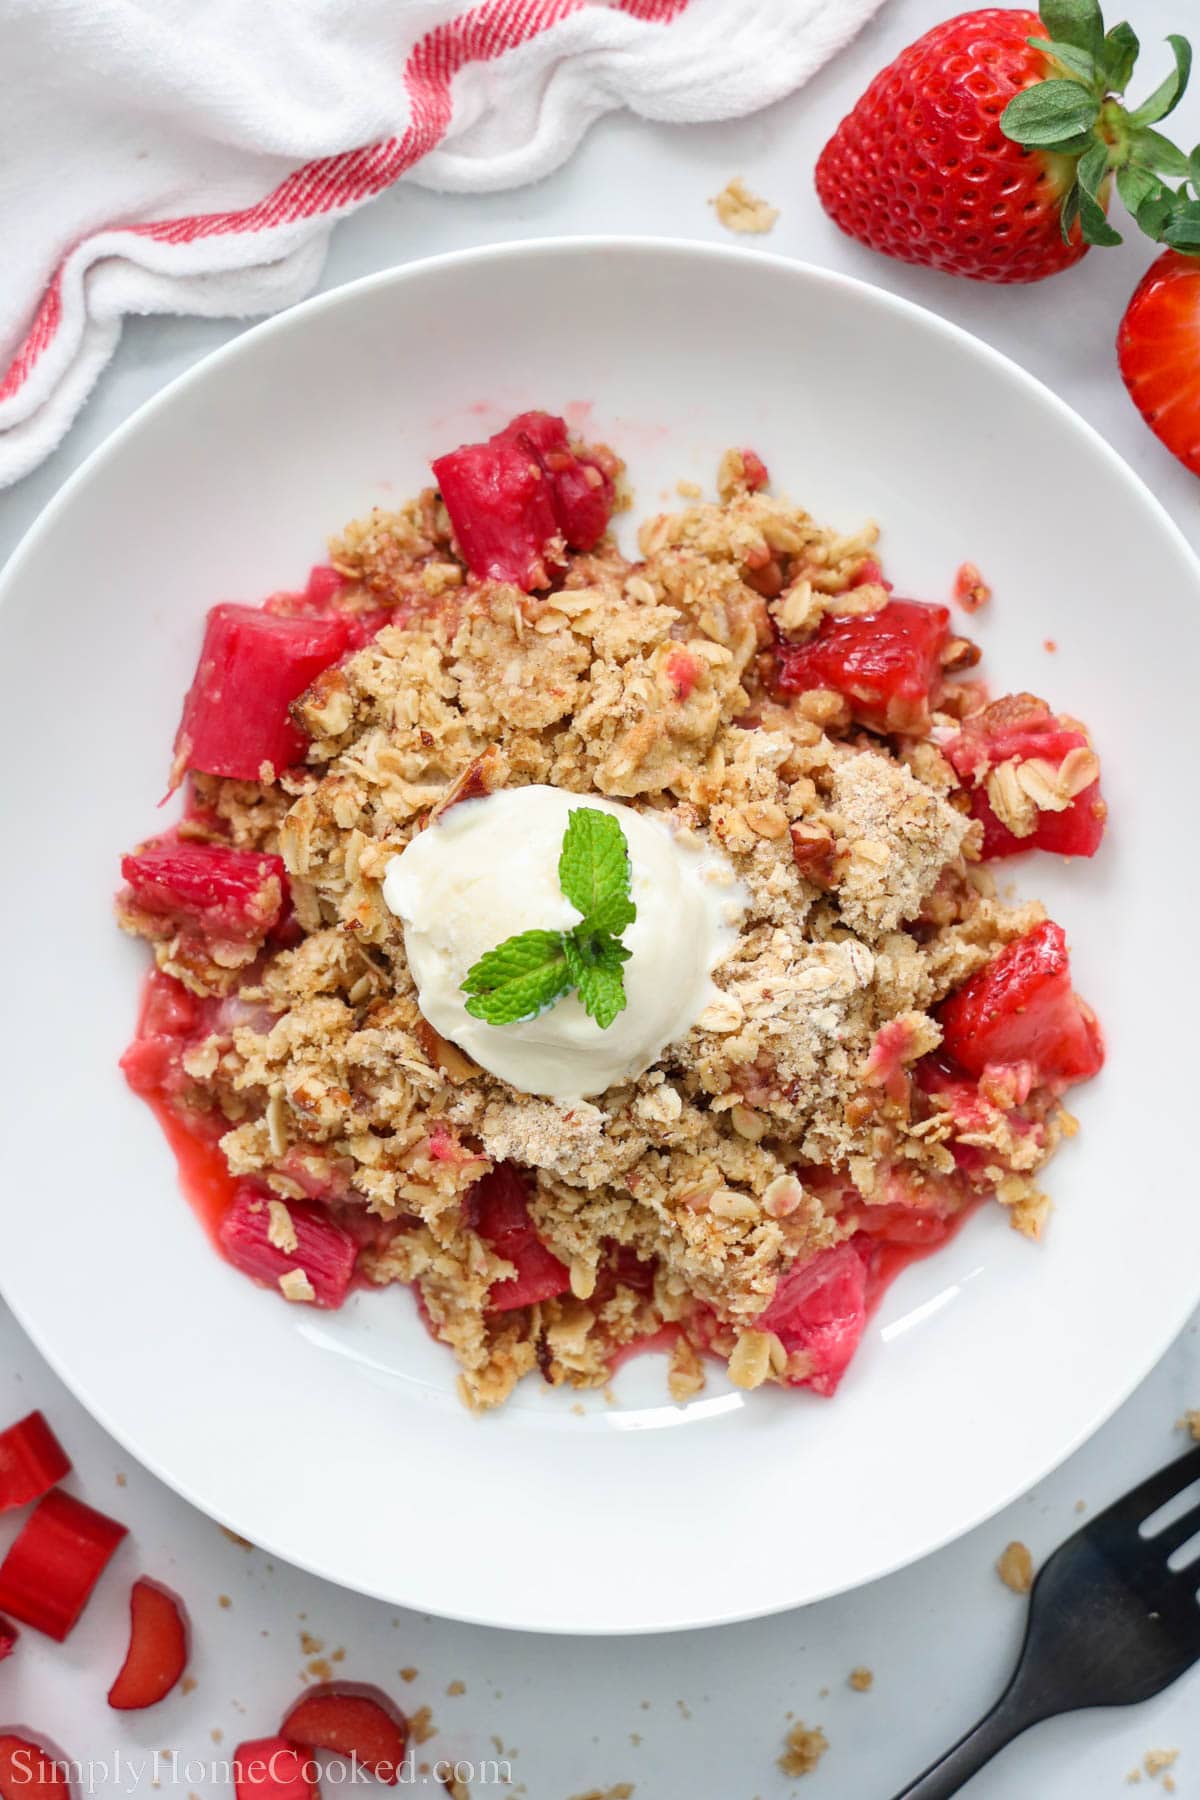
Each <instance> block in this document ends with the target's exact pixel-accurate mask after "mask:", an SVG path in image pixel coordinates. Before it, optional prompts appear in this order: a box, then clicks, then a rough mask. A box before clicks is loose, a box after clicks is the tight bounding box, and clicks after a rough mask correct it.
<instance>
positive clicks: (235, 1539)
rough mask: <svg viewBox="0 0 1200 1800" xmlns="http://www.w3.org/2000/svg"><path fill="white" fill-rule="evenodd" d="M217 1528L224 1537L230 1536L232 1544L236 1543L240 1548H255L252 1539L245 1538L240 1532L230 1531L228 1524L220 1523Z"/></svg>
mask: <svg viewBox="0 0 1200 1800" xmlns="http://www.w3.org/2000/svg"><path fill="white" fill-rule="evenodd" d="M217 1530H218V1531H219V1532H220V1533H221V1536H222V1537H224V1538H228V1539H229V1542H230V1543H231V1544H236V1545H237V1547H238V1549H239V1550H253V1548H254V1545H253V1544H252V1543H251V1542H250V1539H249V1538H244V1537H243V1536H242V1535H241V1533H240V1532H237V1531H230V1529H229V1527H228V1525H218V1526H217Z"/></svg>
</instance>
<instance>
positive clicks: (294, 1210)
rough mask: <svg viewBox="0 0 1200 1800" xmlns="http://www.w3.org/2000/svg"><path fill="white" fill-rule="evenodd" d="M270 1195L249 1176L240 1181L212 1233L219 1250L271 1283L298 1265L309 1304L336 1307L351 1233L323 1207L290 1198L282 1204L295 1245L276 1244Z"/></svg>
mask: <svg viewBox="0 0 1200 1800" xmlns="http://www.w3.org/2000/svg"><path fill="white" fill-rule="evenodd" d="M273 1198H275V1196H274V1195H271V1194H268V1193H265V1192H264V1191H263V1189H261V1188H258V1187H255V1186H254V1185H253V1184H252V1183H250V1182H243V1183H241V1184H240V1186H239V1187H238V1188H237V1190H236V1192H235V1193H234V1197H233V1204H232V1205H231V1206H230V1208H229V1210H228V1212H227V1213H226V1214H225V1217H224V1218H223V1219H222V1221H221V1226H220V1229H219V1231H218V1233H217V1243H218V1245H219V1246H220V1249H221V1252H222V1254H223V1255H224V1256H225V1257H226V1258H227V1260H228V1261H229V1262H231V1263H232V1264H233V1266H234V1268H235V1269H240V1270H241V1271H242V1273H243V1274H244V1275H249V1276H251V1277H252V1278H253V1279H254V1280H255V1281H261V1282H265V1283H268V1284H269V1285H270V1286H272V1287H275V1288H278V1287H279V1278H280V1276H281V1275H290V1274H291V1273H292V1272H293V1271H295V1270H299V1271H300V1272H301V1273H302V1274H304V1275H307V1277H308V1279H309V1282H310V1284H311V1286H312V1289H313V1298H312V1301H311V1303H310V1304H311V1305H313V1306H320V1307H327V1308H331V1309H332V1308H336V1307H339V1306H340V1305H341V1304H342V1302H343V1301H344V1300H345V1298H346V1295H347V1293H348V1292H349V1289H350V1281H351V1278H352V1276H353V1274H354V1261H355V1257H356V1255H357V1248H356V1245H355V1242H354V1239H353V1238H352V1237H351V1236H350V1234H349V1232H347V1231H343V1230H342V1228H341V1226H340V1225H338V1224H335V1222H334V1221H333V1219H331V1218H330V1216H329V1214H328V1212H327V1211H326V1209H325V1208H324V1207H322V1206H314V1205H312V1204H311V1203H310V1202H309V1201H307V1200H289V1201H288V1202H287V1209H288V1213H289V1214H290V1216H291V1221H292V1229H293V1231H294V1232H295V1234H296V1248H295V1249H294V1250H280V1249H278V1248H277V1247H276V1245H274V1244H273V1243H272V1242H271V1240H270V1235H269V1234H270V1230H271V1211H270V1206H269V1202H270V1201H271V1200H272V1199H273Z"/></svg>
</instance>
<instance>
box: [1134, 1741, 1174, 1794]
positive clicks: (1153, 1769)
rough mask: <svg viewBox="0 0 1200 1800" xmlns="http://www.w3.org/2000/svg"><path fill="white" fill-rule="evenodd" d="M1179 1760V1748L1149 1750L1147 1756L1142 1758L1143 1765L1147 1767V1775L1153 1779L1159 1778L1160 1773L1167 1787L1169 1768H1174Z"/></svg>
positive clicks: (1144, 1767)
mask: <svg viewBox="0 0 1200 1800" xmlns="http://www.w3.org/2000/svg"><path fill="white" fill-rule="evenodd" d="M1178 1761H1179V1752H1178V1750H1147V1752H1146V1754H1145V1756H1144V1757H1143V1758H1142V1767H1143V1769H1145V1771H1146V1773H1147V1775H1149V1777H1150V1779H1151V1781H1155V1780H1157V1779H1158V1777H1159V1776H1160V1775H1161V1776H1163V1777H1164V1781H1163V1785H1164V1787H1165V1786H1166V1779H1165V1778H1166V1774H1167V1771H1168V1769H1173V1768H1174V1767H1175V1764H1176V1763H1177V1762H1178Z"/></svg>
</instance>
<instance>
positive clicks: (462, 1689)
mask: <svg viewBox="0 0 1200 1800" xmlns="http://www.w3.org/2000/svg"><path fill="white" fill-rule="evenodd" d="M414 1673H415V1671H414ZM466 1691H467V1684H466V1682H465V1681H452V1682H451V1683H450V1685H449V1687H448V1688H447V1689H446V1692H447V1693H448V1694H449V1695H450V1697H451V1699H454V1700H457V1698H458V1696H459V1695H460V1694H465V1693H466Z"/></svg>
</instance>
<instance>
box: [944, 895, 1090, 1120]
mask: <svg viewBox="0 0 1200 1800" xmlns="http://www.w3.org/2000/svg"><path fill="white" fill-rule="evenodd" d="M938 1018H939V1019H940V1021H941V1026H942V1034H943V1036H942V1049H943V1050H944V1051H945V1053H946V1055H948V1056H951V1057H953V1058H954V1060H955V1062H957V1063H959V1064H960V1065H961V1067H962V1068H964V1069H966V1070H967V1071H968V1072H969V1073H970V1074H972V1075H982V1074H983V1072H984V1070H985V1069H986V1068H987V1067H988V1065H989V1064H1012V1063H1030V1064H1031V1065H1032V1066H1033V1068H1034V1069H1035V1070H1036V1071H1037V1077H1038V1080H1039V1081H1041V1082H1044V1083H1047V1084H1058V1083H1062V1084H1063V1085H1066V1084H1068V1083H1070V1082H1073V1081H1086V1080H1087V1079H1088V1078H1089V1077H1090V1076H1092V1075H1095V1074H1096V1073H1097V1071H1098V1070H1099V1069H1100V1067H1101V1065H1102V1064H1103V1062H1104V1046H1103V1042H1102V1040H1101V1037H1100V1028H1099V1026H1098V1025H1097V1023H1096V1020H1095V1017H1094V1015H1093V1014H1092V1012H1091V1010H1090V1008H1088V1007H1086V1006H1085V1005H1084V1003H1083V1002H1082V1001H1081V1000H1080V998H1079V996H1078V995H1077V994H1075V993H1074V992H1073V991H1072V988H1071V965H1070V959H1069V957H1068V955H1067V940H1066V935H1065V933H1064V931H1063V929H1062V926H1061V925H1056V924H1055V923H1054V922H1053V920H1051V919H1047V920H1045V921H1044V922H1043V923H1042V924H1041V925H1035V926H1034V927H1033V929H1032V930H1031V931H1027V932H1026V933H1025V935H1024V937H1019V938H1017V939H1016V941H1015V942H1014V943H1011V944H1009V945H1008V946H1007V947H1006V948H1005V949H1003V950H1002V951H1001V952H1000V954H999V956H997V957H996V958H995V959H994V960H993V961H992V962H990V963H988V965H987V967H986V968H983V969H980V970H979V972H978V973H977V974H975V975H972V976H971V978H970V980H969V981H967V982H965V983H964V984H963V986H962V987H960V988H959V989H958V990H957V992H956V993H953V994H951V995H950V998H949V999H948V1000H945V1001H943V1003H942V1005H941V1006H940V1007H939V1008H938Z"/></svg>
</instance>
